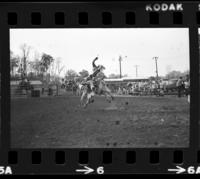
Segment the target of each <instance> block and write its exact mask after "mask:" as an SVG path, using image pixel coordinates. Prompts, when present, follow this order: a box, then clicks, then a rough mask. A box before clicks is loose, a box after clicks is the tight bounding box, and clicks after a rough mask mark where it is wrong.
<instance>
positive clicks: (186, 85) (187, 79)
mask: <svg viewBox="0 0 200 179" xmlns="http://www.w3.org/2000/svg"><path fill="white" fill-rule="evenodd" d="M185 92H186V96H187V99H188V103H190V77H189V75H186V81H185Z"/></svg>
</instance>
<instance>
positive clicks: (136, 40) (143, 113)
mask: <svg viewBox="0 0 200 179" xmlns="http://www.w3.org/2000/svg"><path fill="white" fill-rule="evenodd" d="M189 64H190V54H189V29H188V28H62V29H61V28H54V29H45V28H43V29H39V28H29V29H26V28H25V29H20V28H17V29H12V28H11V29H10V96H11V122H10V124H11V147H12V148H179V147H189V132H190V131H189V128H190V65H189Z"/></svg>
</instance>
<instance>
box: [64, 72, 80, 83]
mask: <svg viewBox="0 0 200 179" xmlns="http://www.w3.org/2000/svg"><path fill="white" fill-rule="evenodd" d="M77 76H78V74H77V73H76V72H75V71H74V70H68V71H67V72H66V74H65V79H66V80H67V81H69V80H74V78H75V77H77Z"/></svg>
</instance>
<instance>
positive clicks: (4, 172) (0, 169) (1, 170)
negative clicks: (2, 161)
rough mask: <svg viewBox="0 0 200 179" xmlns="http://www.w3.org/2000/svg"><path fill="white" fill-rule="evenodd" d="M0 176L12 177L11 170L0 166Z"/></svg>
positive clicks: (8, 167)
mask: <svg viewBox="0 0 200 179" xmlns="http://www.w3.org/2000/svg"><path fill="white" fill-rule="evenodd" d="M0 175H12V169H11V167H10V166H6V167H4V166H0Z"/></svg>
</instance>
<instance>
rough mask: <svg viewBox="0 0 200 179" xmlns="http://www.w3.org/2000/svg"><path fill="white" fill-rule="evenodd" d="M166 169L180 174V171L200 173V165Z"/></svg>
mask: <svg viewBox="0 0 200 179" xmlns="http://www.w3.org/2000/svg"><path fill="white" fill-rule="evenodd" d="M168 171H169V172H175V173H176V174H181V173H188V174H200V166H198V167H194V166H189V167H187V168H183V167H181V166H176V168H174V169H168Z"/></svg>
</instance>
